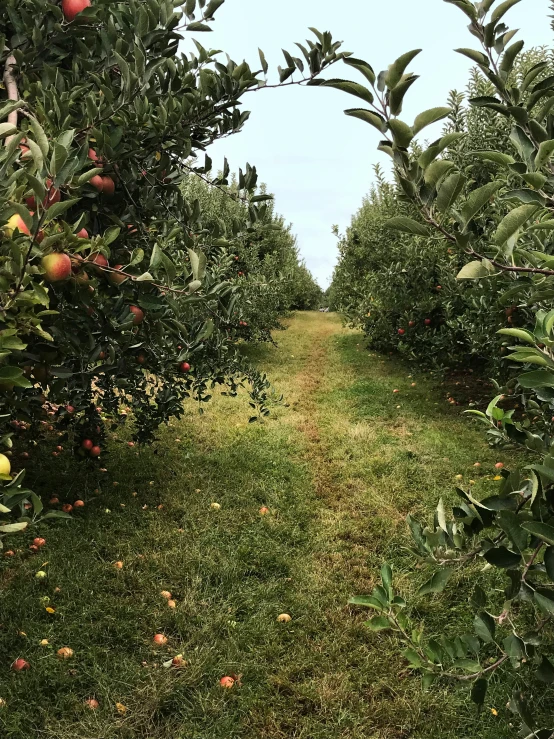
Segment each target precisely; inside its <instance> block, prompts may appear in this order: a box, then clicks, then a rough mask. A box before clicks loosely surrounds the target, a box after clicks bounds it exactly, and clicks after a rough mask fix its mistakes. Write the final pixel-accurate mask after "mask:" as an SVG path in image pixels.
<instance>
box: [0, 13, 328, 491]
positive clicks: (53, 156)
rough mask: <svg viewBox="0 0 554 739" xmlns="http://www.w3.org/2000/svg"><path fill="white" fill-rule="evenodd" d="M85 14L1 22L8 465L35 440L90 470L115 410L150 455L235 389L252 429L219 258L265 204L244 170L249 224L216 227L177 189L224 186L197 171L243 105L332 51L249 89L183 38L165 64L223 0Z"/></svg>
mask: <svg viewBox="0 0 554 739" xmlns="http://www.w3.org/2000/svg"><path fill="white" fill-rule="evenodd" d="M71 5H72V4H71V3H67V6H68V7H69V8H70V7H71ZM85 5H86V3H85ZM88 5H89V6H88V7H86V8H85V9H84V10H82V12H80V13H77V14H76V15H75V17H73V16H74V14H73V13H71V10H69V11H65V10H64V9H63V7H65V5H64V6H63V7H61V6H60V5H59V4H58V3H55V2H51V1H50V0H7V1H6V2H5V3H4V4H3V9H2V17H1V20H0V64H1V65H2V68H3V69H4V90H3V91H2V97H1V98H0V137H1V140H2V144H3V145H2V147H1V149H0V227H2V228H3V238H2V241H1V243H0V356H1V359H2V365H1V367H0V385H1V388H2V393H1V398H0V403H1V410H0V416H1V418H2V423H3V430H2V437H3V442H4V444H5V445H6V446H8V447H9V448H12V447H13V452H14V453H15V454H19V451H20V449H21V448H22V444H21V443H20V441H21V439H20V437H21V436H22V435H24V433H25V434H26V436H27V437H31V438H32V439H33V440H35V441H36V440H39V439H40V438H41V435H42V434H43V432H44V431H45V430H46V433H54V434H55V433H60V434H61V436H60V438H59V442H58V443H64V442H67V443H69V444H73V445H74V448H75V451H76V453H77V454H78V455H79V456H82V457H87V458H90V457H91V456H92V460H91V461H94V460H97V459H98V455H100V454H101V453H102V449H103V446H104V441H105V431H106V429H105V421H108V423H110V424H111V425H112V426H113V427H114V428H116V427H118V426H119V424H120V423H121V422H122V421H124V420H125V418H127V414H128V412H129V409H130V410H131V411H132V414H133V417H134V419H135V421H136V434H135V437H136V439H137V440H139V441H147V440H151V439H152V438H153V435H154V433H155V430H156V428H157V427H158V426H159V424H160V423H162V422H165V421H167V419H168V418H170V417H171V416H180V414H181V413H182V404H183V400H184V399H185V398H188V397H193V398H194V399H195V400H196V401H197V402H198V403H199V404H200V406H201V404H203V403H204V402H206V401H208V400H209V399H210V397H211V390H212V388H213V387H214V385H223V386H225V387H226V391H227V392H229V393H230V394H232V395H234V394H236V392H237V388H238V387H239V386H240V385H241V384H243V383H247V384H249V385H250V388H251V401H252V404H253V405H254V407H255V408H256V410H257V412H258V413H261V414H266V413H267V409H266V407H265V400H266V396H267V392H268V383H267V380H266V378H265V377H264V376H263V375H260V374H259V373H258V372H256V371H255V370H254V369H252V368H251V367H249V366H248V365H247V364H246V363H245V361H244V360H243V358H242V356H241V355H240V353H238V351H237V348H236V343H237V339H238V338H240V336H241V335H242V333H243V332H242V330H241V327H238V326H237V325H236V323H235V321H234V316H233V311H234V307H235V304H236V302H237V300H238V296H239V295H240V293H241V286H240V280H237V278H236V273H235V272H234V257H233V254H234V241H235V239H244V238H245V234H250V233H252V232H255V224H256V222H257V221H258V220H260V219H263V218H264V214H265V213H267V208H268V206H267V202H266V201H267V199H268V196H266V195H263V194H259V193H257V191H256V186H257V173H256V170H255V168H254V167H252V166H250V165H247V166H246V168H245V169H244V172H243V171H240V172H239V176H238V181H237V184H236V187H235V190H236V197H237V198H240V199H241V200H243V201H244V202H245V203H246V207H245V208H244V209H243V210H242V211H241V215H240V218H238V219H236V220H235V221H233V223H232V224H231V228H230V229H227V228H223V227H222V226H221V224H220V223H219V222H218V221H214V220H213V219H212V220H210V218H209V217H208V218H207V219H206V221H205V218H204V215H203V213H202V210H201V207H200V202H199V200H198V199H197V198H194V199H193V198H188V197H187V196H186V194H184V192H183V190H182V183H183V182H184V181H185V180H186V179H187V178H188V177H189V176H190V173H191V171H192V172H193V173H194V176H198V177H203V178H205V179H206V180H207V181H208V182H209V183H210V185H212V186H215V187H226V186H227V185H228V184H229V182H228V177H229V171H228V166H227V165H226V164H225V167H224V171H223V173H222V176H220V177H216V178H212V177H210V170H211V166H212V165H211V160H210V158H209V156H208V155H205V157H204V160H203V163H200V162H199V159H198V157H199V155H200V154H201V153H203V152H205V150H206V148H207V147H208V146H209V145H210V144H211V143H213V142H214V141H215V140H217V139H219V138H222V137H225V136H228V135H231V134H233V133H236V132H238V131H240V130H241V129H242V127H243V126H244V124H245V122H246V121H247V119H248V116H249V113H248V111H246V110H243V108H242V99H243V97H244V96H245V95H246V94H247V93H248V92H250V91H253V90H259V89H260V88H262V87H273V86H279V85H280V84H285V83H286V84H301V83H305V82H307V81H310V80H312V79H314V78H315V77H316V76H317V75H318V74H319V73H320V72H321V71H322V70H324V69H325V68H327V67H328V66H329V65H332V64H333V63H335V62H336V61H338V60H339V59H340V58H341V57H342V52H340V53H339V51H338V48H339V44H337V43H334V42H333V40H332V38H331V35H330V34H329V33H324V34H322V33H320V32H319V31H317V30H314V35H315V39H314V41H308V42H307V48H306V47H305V46H302V45H300V47H301V50H302V55H303V57H304V60H302V59H299V58H296V57H292V56H291V55H290V54H289V53H288V52H286V51H285V52H284V55H285V59H286V63H287V65H286V67H285V68H279V80H280V82H279V83H278V84H277V85H269V84H268V82H267V79H266V76H265V75H266V73H267V72H268V65H267V62H266V61H265V57H264V55H263V53H262V52H260V64H261V69H260V70H259V71H254V70H253V69H252V68H251V67H250V66H249V65H248V64H247V63H246V62H242V63H240V64H236V63H235V62H233V61H232V60H230V59H226V60H223V58H222V57H221V54H220V52H217V51H208V50H206V49H205V48H204V47H203V46H202V45H201V44H200V43H199V42H198V41H196V39H194V47H195V48H194V51H192V52H188V53H181V52H180V51H179V46H180V44H181V42H182V41H183V39H184V37H185V36H184V34H187V33H196V32H206V31H209V30H210V26H209V25H208V24H209V22H210V21H211V20H212V19H213V15H214V13H215V12H216V10H217V9H218V8H219V7H220V6H221V5H222V2H221V0H211V1H210V2H208V3H206V0H188V1H187V3H186V4H185V5H184V7H183V8H182V9H181V8H180V7H179V6H180V5H181V3H179V2H175V3H174V2H173V1H172V0H161V1H160V2H151V1H150V0H149V1H148V2H138V0H125V2H120V3H116V4H114V3H109V2H107V1H106V0H93V2H92V4H90V3H89V4H88ZM224 61H225V63H223V62H224ZM294 75H296V77H294ZM298 75H300V76H298ZM257 417H258V416H257V415H256V416H254V418H257ZM10 421H15V422H17V423H18V424H19V425H18V427H17V429H18V431H17V434H16V436H15V438H12V437H13V436H14V433H15V432H14V429H13V428H10V426H9V425H8V424H9V423H10ZM42 424H44V426H43V425H42ZM54 426H55V428H54ZM58 429H59V431H58ZM82 442H84V443H86V444H88V445H89V446H90V443H91V444H92V449H85V448H83V446H82ZM16 466H17V467H19V460H18V462H17V465H16ZM4 502H5V501H4Z"/></svg>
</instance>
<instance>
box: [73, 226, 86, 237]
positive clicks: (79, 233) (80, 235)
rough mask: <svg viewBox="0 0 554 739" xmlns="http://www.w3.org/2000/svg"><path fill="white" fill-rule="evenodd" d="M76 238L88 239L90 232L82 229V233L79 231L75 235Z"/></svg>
mask: <svg viewBox="0 0 554 739" xmlns="http://www.w3.org/2000/svg"><path fill="white" fill-rule="evenodd" d="M75 236H76V237H77V238H78V239H88V237H89V233H88V231H87V229H86V228H82V229H81V230H80V231H77V233H76V234H75Z"/></svg>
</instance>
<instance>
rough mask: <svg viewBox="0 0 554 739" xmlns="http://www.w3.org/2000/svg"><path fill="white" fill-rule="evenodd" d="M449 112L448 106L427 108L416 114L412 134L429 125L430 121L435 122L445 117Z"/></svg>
mask: <svg viewBox="0 0 554 739" xmlns="http://www.w3.org/2000/svg"><path fill="white" fill-rule="evenodd" d="M451 112H452V111H451V109H450V108H430V109H429V110H425V111H424V112H423V113H420V114H419V115H417V116H416V118H415V121H414V125H413V132H414V135H415V134H418V133H419V132H420V131H422V130H423V129H424V128H425V127H426V126H430V125H431V123H436V122H437V121H440V120H442V119H443V118H446V116H448V115H450V113H451Z"/></svg>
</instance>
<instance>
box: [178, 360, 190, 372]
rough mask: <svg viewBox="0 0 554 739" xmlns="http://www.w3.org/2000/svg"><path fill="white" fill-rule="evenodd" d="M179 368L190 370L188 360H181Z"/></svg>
mask: <svg viewBox="0 0 554 739" xmlns="http://www.w3.org/2000/svg"><path fill="white" fill-rule="evenodd" d="M179 369H180V370H181V372H188V371H189V370H190V364H189V363H188V362H181V364H180V365H179Z"/></svg>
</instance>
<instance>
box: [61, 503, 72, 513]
mask: <svg viewBox="0 0 554 739" xmlns="http://www.w3.org/2000/svg"><path fill="white" fill-rule="evenodd" d="M72 510H73V506H72V505H71V503H64V504H63V506H62V511H63V512H64V513H71V511H72Z"/></svg>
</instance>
